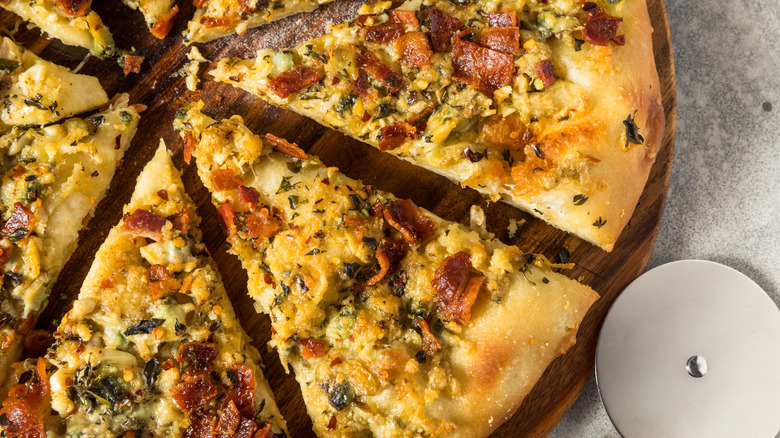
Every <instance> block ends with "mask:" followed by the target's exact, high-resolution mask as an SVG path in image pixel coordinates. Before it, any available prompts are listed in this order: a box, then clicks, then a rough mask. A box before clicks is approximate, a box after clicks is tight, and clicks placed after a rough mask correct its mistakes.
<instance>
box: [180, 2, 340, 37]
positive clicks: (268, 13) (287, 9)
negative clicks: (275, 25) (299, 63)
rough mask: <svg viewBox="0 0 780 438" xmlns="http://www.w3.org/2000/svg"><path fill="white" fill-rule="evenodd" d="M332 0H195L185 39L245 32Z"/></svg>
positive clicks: (311, 9)
mask: <svg viewBox="0 0 780 438" xmlns="http://www.w3.org/2000/svg"><path fill="white" fill-rule="evenodd" d="M331 1H333V0H271V1H266V0H195V1H194V4H195V7H196V8H197V10H196V11H195V15H194V16H193V17H192V20H191V21H190V22H189V24H188V25H187V30H186V32H185V34H184V41H185V42H187V43H204V42H207V41H211V40H213V39H215V38H220V37H223V36H227V35H232V34H236V33H237V34H242V33H244V32H246V31H247V29H250V28H252V27H257V26H261V25H263V24H266V23H270V22H271V21H274V20H279V19H282V18H284V17H287V16H290V15H293V14H297V13H299V12H307V11H313V10H314V9H316V8H317V7H318V6H320V5H324V4H326V3H330V2H331Z"/></svg>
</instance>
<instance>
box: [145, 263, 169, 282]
mask: <svg viewBox="0 0 780 438" xmlns="http://www.w3.org/2000/svg"><path fill="white" fill-rule="evenodd" d="M169 278H171V273H170V272H169V271H168V268H166V267H165V266H163V265H152V266H150V267H149V281H162V280H167V279H169Z"/></svg>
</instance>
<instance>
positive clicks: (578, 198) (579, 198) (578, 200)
mask: <svg viewBox="0 0 780 438" xmlns="http://www.w3.org/2000/svg"><path fill="white" fill-rule="evenodd" d="M588 199H589V198H588V197H587V196H585V195H574V199H573V202H574V205H582V204H584V203H586V202H588Z"/></svg>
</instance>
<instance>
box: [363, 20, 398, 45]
mask: <svg viewBox="0 0 780 438" xmlns="http://www.w3.org/2000/svg"><path fill="white" fill-rule="evenodd" d="M403 34H404V27H403V26H401V25H400V24H398V23H388V24H383V25H381V26H372V27H368V28H366V30H365V38H366V41H371V42H375V43H389V42H390V41H393V40H394V39H396V38H398V37H399V36H401V35H403Z"/></svg>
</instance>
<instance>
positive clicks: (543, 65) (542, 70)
mask: <svg viewBox="0 0 780 438" xmlns="http://www.w3.org/2000/svg"><path fill="white" fill-rule="evenodd" d="M534 68H535V70H536V74H537V75H538V76H539V79H541V81H542V85H544V88H547V87H549V86H550V85H552V84H553V83H554V82H555V68H554V67H553V63H552V61H551V60H549V59H545V60H544V61H541V62H539V63H537V64H536V66H535V67H534Z"/></svg>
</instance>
